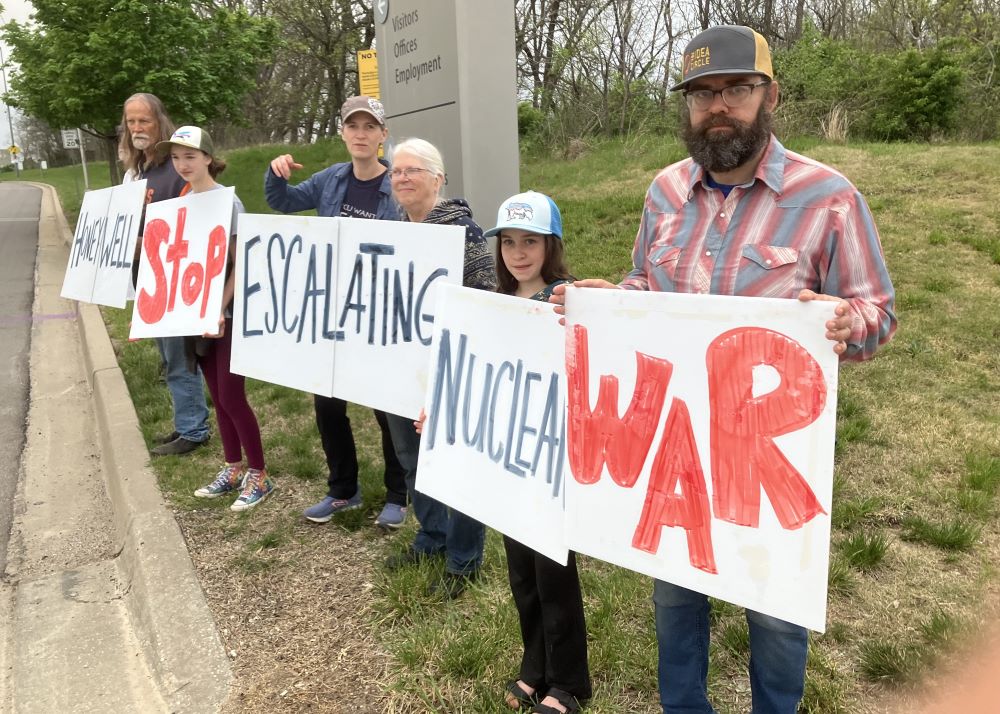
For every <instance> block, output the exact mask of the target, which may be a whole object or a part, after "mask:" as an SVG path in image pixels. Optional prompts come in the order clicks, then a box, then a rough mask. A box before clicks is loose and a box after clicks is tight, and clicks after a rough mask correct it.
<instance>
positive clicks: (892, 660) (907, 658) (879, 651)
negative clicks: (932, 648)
mask: <svg viewBox="0 0 1000 714" xmlns="http://www.w3.org/2000/svg"><path fill="white" fill-rule="evenodd" d="M860 654H861V662H860V664H861V671H862V672H863V673H864V675H865V676H866V677H867V678H868V679H870V680H873V681H877V682H884V683H887V684H902V683H903V682H907V681H910V680H912V679H914V678H915V677H916V674H917V673H918V672H919V671H920V664H921V663H920V656H919V655H918V653H917V651H916V650H915V649H914V648H913V647H910V646H907V645H900V644H898V643H897V642H893V641H890V640H873V641H870V642H865V643H863V644H862V645H861V648H860Z"/></svg>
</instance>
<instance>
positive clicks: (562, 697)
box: [531, 687, 580, 714]
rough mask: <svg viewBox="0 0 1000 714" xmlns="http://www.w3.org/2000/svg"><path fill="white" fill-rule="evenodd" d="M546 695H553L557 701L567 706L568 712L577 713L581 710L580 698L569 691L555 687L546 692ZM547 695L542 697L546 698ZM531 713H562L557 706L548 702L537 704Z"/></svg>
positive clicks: (568, 713) (567, 713)
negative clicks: (552, 705)
mask: <svg viewBox="0 0 1000 714" xmlns="http://www.w3.org/2000/svg"><path fill="white" fill-rule="evenodd" d="M545 696H546V697H552V698H553V699H555V700H556V701H557V702H559V703H560V704H562V705H563V706H564V707H566V714H576V713H577V712H578V711H580V700H579V699H577V698H576V697H574V696H573V695H572V694H570V693H569V692H564V691H563V690H561V689H556V688H555V687H553V688H552V689H550V690H549V691H547V692H546V693H545ZM544 698H545V697H542V699H544ZM531 714H562V712H560V711H559V710H558V709H556V708H555V707H550V706H549V705H548V704H536V705H535V707H534V708H533V709H532V710H531Z"/></svg>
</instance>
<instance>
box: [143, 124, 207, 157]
mask: <svg viewBox="0 0 1000 714" xmlns="http://www.w3.org/2000/svg"><path fill="white" fill-rule="evenodd" d="M171 146H186V147H188V148H189V149H198V151H204V152H205V153H206V154H208V155H209V156H215V148H214V147H213V146H212V137H211V136H209V135H208V132H207V131H205V130H204V129H201V128H199V127H196V126H182V127H180V128H179V129H177V131H175V132H174V133H173V134H171V135H170V139H169V140H168V141H161V142H160V143H159V144H157V145H156V150H157V152H159V153H160V154H166V153H167V152H169V151H170V147H171Z"/></svg>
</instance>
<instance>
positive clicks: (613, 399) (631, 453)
mask: <svg viewBox="0 0 1000 714" xmlns="http://www.w3.org/2000/svg"><path fill="white" fill-rule="evenodd" d="M635 357H636V380H635V389H634V390H633V392H632V401H631V402H630V403H629V407H628V410H627V411H626V412H625V417H624V418H619V417H618V378H617V377H615V376H612V375H602V376H601V385H600V389H599V391H598V395H597V408H596V409H594V410H593V411H591V410H590V358H589V353H588V346H587V328H586V327H584V326H583V325H573V329H572V330H569V331H567V334H566V384H567V388H568V390H569V394H568V408H569V409H568V410H569V415H568V424H567V431H568V434H569V441H568V448H567V450H568V452H569V465H570V469H571V470H572V472H573V477H574V478H575V479H576V480H577V481H579V482H580V483H583V484H591V483H596V482H597V481H598V480H600V478H601V472H602V471H603V470H604V463H605V460H606V461H607V465H608V473H609V474H611V478H612V479H613V480H614V482H615V483H617V484H618V485H619V486H625V487H627V488H630V487H631V486H633V485H634V484H635V482H636V479H638V478H639V472H640V471H641V470H642V465H643V463H644V462H645V461H646V454H648V453H649V447H650V446H651V445H652V443H653V437H654V436H655V434H656V426H657V423H658V422H659V421H660V414H661V413H662V411H663V401H664V399H665V397H666V392H667V385H668V384H669V383H670V375H671V373H672V371H673V365H671V364H670V362H668V361H667V360H665V359H658V358H656V357H650V356H649V355H645V354H642V353H641V352H636V353H635Z"/></svg>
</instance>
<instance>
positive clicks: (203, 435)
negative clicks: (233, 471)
mask: <svg viewBox="0 0 1000 714" xmlns="http://www.w3.org/2000/svg"><path fill="white" fill-rule="evenodd" d="M156 346H157V347H158V348H159V350H160V357H161V358H162V359H163V363H164V364H165V365H166V378H167V389H169V390H170V398H171V399H172V400H173V402H174V430H175V431H176V432H177V433H178V434H180V435H181V436H182V437H183V438H185V439H187V440H188V441H196V442H198V443H201V442H203V441H206V440H207V439H208V407H207V406H206V405H205V389H204V387H203V386H202V381H201V370H200V369H198V370H197V371H196V372H191V371H189V370H188V368H187V357H186V356H185V354H184V338H183V337H157V338H156Z"/></svg>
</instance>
